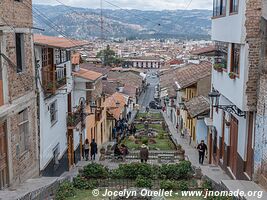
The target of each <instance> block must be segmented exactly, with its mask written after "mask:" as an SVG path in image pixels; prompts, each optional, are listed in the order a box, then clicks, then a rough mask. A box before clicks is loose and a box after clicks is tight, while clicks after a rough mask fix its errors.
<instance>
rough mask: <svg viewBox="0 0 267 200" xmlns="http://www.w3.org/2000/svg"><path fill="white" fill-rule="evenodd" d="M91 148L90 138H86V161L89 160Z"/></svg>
mask: <svg viewBox="0 0 267 200" xmlns="http://www.w3.org/2000/svg"><path fill="white" fill-rule="evenodd" d="M89 148H90V146H89V140H88V139H86V140H85V143H84V154H85V160H86V161H88V159H89Z"/></svg>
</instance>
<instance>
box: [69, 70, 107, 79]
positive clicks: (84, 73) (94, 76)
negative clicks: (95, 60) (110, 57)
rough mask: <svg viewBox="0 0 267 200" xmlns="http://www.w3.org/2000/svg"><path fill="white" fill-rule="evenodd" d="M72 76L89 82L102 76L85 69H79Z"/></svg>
mask: <svg viewBox="0 0 267 200" xmlns="http://www.w3.org/2000/svg"><path fill="white" fill-rule="evenodd" d="M73 75H74V76H76V77H79V78H84V79H86V80H89V81H96V80H97V79H99V78H100V77H101V76H102V74H100V73H98V72H94V71H90V70H87V69H80V70H79V71H78V72H73Z"/></svg>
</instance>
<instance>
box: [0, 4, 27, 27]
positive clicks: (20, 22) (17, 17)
mask: <svg viewBox="0 0 267 200" xmlns="http://www.w3.org/2000/svg"><path fill="white" fill-rule="evenodd" d="M0 16H1V17H0V25H6V23H8V25H12V26H14V27H16V28H25V27H28V28H30V27H32V1H31V0H23V1H21V2H18V1H10V0H1V1H0ZM2 18H4V19H5V21H3V20H2Z"/></svg>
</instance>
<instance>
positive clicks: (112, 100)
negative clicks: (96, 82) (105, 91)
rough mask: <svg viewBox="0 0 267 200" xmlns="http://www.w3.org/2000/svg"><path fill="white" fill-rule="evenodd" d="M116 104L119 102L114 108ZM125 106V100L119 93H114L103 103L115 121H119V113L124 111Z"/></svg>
mask: <svg viewBox="0 0 267 200" xmlns="http://www.w3.org/2000/svg"><path fill="white" fill-rule="evenodd" d="M116 102H119V103H120V105H119V106H118V108H116ZM125 105H126V98H125V97H124V95H123V94H121V93H118V92H116V93H114V94H113V95H111V96H110V97H108V98H107V99H106V101H105V106H106V107H107V109H108V112H109V113H110V114H112V115H113V117H114V118H115V119H117V120H118V119H119V118H120V116H121V113H122V112H123V110H124V106H125Z"/></svg>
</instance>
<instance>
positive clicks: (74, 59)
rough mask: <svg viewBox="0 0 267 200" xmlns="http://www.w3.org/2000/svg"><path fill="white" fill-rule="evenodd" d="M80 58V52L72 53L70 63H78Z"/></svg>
mask: <svg viewBox="0 0 267 200" xmlns="http://www.w3.org/2000/svg"><path fill="white" fill-rule="evenodd" d="M80 58H81V55H80V53H74V54H72V56H71V64H73V65H79V64H80Z"/></svg>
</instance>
